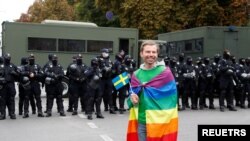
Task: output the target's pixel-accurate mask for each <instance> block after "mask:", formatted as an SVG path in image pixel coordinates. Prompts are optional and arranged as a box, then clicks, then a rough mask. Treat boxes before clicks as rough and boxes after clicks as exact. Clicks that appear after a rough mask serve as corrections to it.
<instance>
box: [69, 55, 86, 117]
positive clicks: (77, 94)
mask: <svg viewBox="0 0 250 141" xmlns="http://www.w3.org/2000/svg"><path fill="white" fill-rule="evenodd" d="M87 68H88V67H87V66H86V65H85V64H83V63H82V56H81V54H79V55H78V56H77V59H76V64H72V65H71V66H70V69H69V89H70V93H71V95H72V97H73V113H72V115H77V114H78V113H77V110H78V101H79V98H80V99H81V104H82V105H81V106H82V109H83V110H84V111H86V109H85V108H86V95H85V94H86V75H85V71H86V70H87Z"/></svg>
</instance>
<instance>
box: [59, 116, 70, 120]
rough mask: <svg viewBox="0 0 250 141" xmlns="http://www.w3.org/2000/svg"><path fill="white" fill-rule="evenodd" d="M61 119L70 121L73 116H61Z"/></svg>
mask: <svg viewBox="0 0 250 141" xmlns="http://www.w3.org/2000/svg"><path fill="white" fill-rule="evenodd" d="M59 118H62V119H69V118H71V116H65V117H62V116H60V117H59Z"/></svg>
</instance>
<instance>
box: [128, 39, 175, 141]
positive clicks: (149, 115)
mask: <svg viewBox="0 0 250 141" xmlns="http://www.w3.org/2000/svg"><path fill="white" fill-rule="evenodd" d="M158 53H159V46H158V44H157V43H156V42H155V41H152V40H146V41H144V42H143V43H142V45H141V48H140V56H141V58H142V60H143V62H144V63H143V64H142V65H141V66H140V68H139V69H138V70H136V71H135V72H134V74H133V75H132V77H131V88H130V99H129V100H128V105H129V108H130V116H129V124H128V131H127V141H132V140H133V141H151V140H154V141H176V140H177V133H178V113H177V90H176V83H175V80H174V77H173V75H172V72H171V71H170V69H169V68H168V67H165V64H164V62H162V63H161V62H157V59H158Z"/></svg>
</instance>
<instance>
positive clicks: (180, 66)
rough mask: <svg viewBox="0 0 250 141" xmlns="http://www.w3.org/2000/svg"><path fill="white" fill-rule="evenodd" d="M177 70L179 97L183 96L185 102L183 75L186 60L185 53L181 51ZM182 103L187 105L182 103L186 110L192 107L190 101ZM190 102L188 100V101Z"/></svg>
mask: <svg viewBox="0 0 250 141" xmlns="http://www.w3.org/2000/svg"><path fill="white" fill-rule="evenodd" d="M176 65H177V72H178V76H179V78H178V85H177V89H178V95H179V97H181V99H182V101H183V102H184V101H185V100H184V98H185V96H183V93H184V87H183V81H184V77H183V72H182V69H183V67H184V65H185V62H184V53H180V54H179V59H178V62H177V64H176ZM183 102H182V104H185V105H182V108H181V109H182V110H185V108H186V107H187V108H190V106H189V103H185V102H184V103H183ZM187 102H188V101H187Z"/></svg>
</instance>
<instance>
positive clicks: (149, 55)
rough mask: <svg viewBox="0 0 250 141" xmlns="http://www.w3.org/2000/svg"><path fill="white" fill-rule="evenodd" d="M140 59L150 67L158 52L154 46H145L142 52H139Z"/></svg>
mask: <svg viewBox="0 0 250 141" xmlns="http://www.w3.org/2000/svg"><path fill="white" fill-rule="evenodd" d="M140 55H141V58H142V59H143V61H144V63H145V64H147V65H152V64H154V63H155V62H156V61H157V57H158V52H157V46H156V45H145V46H144V48H143V51H141V52H140Z"/></svg>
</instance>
